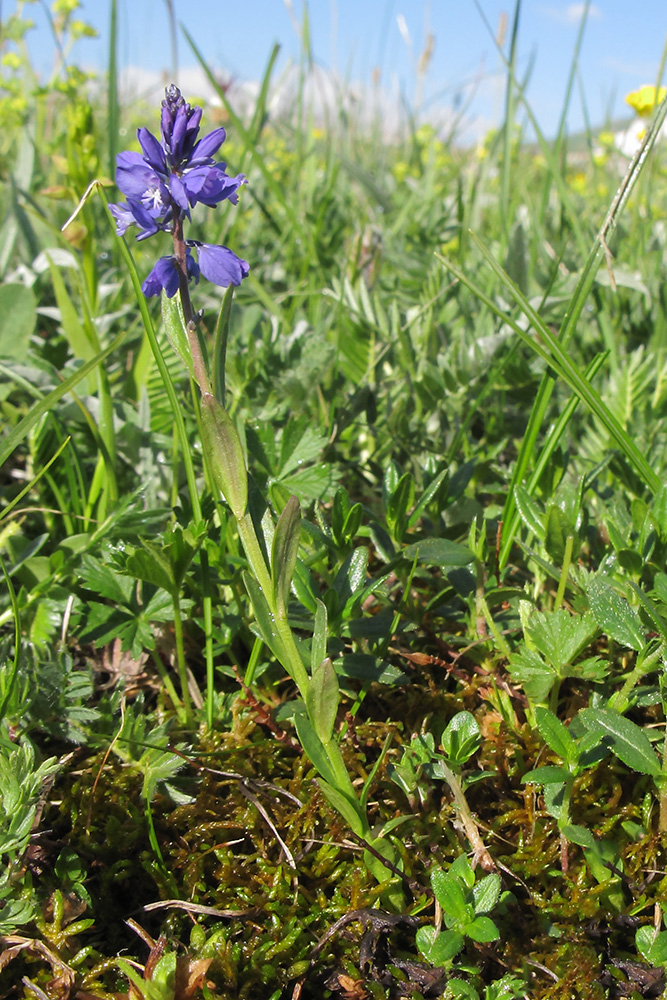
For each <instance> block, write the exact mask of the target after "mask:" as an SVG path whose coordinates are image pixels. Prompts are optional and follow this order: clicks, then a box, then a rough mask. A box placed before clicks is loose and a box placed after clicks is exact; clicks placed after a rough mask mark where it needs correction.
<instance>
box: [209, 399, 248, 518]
mask: <svg viewBox="0 0 667 1000" xmlns="http://www.w3.org/2000/svg"><path fill="white" fill-rule="evenodd" d="M201 419H202V437H203V445H204V451H205V454H206V457H207V459H208V462H209V465H210V468H211V474H212V475H213V479H214V481H215V484H216V486H217V487H218V489H219V490H220V492H221V493H222V495H223V496H224V498H225V500H226V501H227V503H228V504H229V506H230V508H231V511H232V513H233V514H234V517H235V518H236V519H237V520H238V521H240V520H241V518H242V517H243V515H244V514H245V512H246V507H247V506H248V473H247V471H246V465H245V458H244V455H243V448H242V447H241V440H240V438H239V435H238V432H237V430H236V427H235V426H234V422H233V420H232V418H231V417H230V416H229V414H228V413H227V410H225V409H224V407H222V406H221V405H220V403H219V402H218V400H217V399H216V398H215V396H212V395H211V393H210V392H205V393H203V394H202V402H201Z"/></svg>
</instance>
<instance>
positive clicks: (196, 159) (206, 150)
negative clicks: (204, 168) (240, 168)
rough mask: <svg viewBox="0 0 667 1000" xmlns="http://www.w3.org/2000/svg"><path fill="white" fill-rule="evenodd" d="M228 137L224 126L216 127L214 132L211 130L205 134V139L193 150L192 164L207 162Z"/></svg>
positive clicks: (194, 165)
mask: <svg viewBox="0 0 667 1000" xmlns="http://www.w3.org/2000/svg"><path fill="white" fill-rule="evenodd" d="M226 137H227V133H226V132H225V130H224V128H216V129H214V130H213V132H209V133H208V135H205V136H204V138H203V139H200V140H199V142H198V143H197V145H196V146H195V148H194V149H193V150H192V155H191V156H190V161H189V162H190V165H191V166H193V167H196V166H199V164H201V163H206V162H208V161H209V160H210V158H211V157H212V156H213V155H214V154H215V153H217V152H218V150H219V149H220V147H221V146H222V144H223V142H224V141H225V139H226Z"/></svg>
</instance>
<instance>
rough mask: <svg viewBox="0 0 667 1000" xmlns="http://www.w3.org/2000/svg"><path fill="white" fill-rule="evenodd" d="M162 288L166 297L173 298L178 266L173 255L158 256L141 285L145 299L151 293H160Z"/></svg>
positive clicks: (175, 289)
mask: <svg viewBox="0 0 667 1000" xmlns="http://www.w3.org/2000/svg"><path fill="white" fill-rule="evenodd" d="M162 289H164V290H165V292H166V293H167V298H168V299H173V297H174V295H175V294H176V292H177V291H178V268H177V267H176V258H175V257H160V259H159V260H158V261H157V263H156V264H155V266H154V267H153V270H152V271H151V272H150V274H149V275H148V277H147V278H146V280H145V281H144V283H143V285H142V286H141V290H142V292H143V293H144V295H145V296H146V298H147V299H150V298H151V296H152V295H160V294H161V292H162Z"/></svg>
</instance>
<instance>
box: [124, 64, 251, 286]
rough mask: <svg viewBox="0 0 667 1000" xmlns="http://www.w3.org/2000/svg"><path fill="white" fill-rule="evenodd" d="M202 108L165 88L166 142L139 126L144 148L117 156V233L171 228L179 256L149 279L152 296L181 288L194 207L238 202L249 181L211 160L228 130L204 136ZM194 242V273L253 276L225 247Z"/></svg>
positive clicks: (224, 280)
mask: <svg viewBox="0 0 667 1000" xmlns="http://www.w3.org/2000/svg"><path fill="white" fill-rule="evenodd" d="M201 117H202V109H201V108H197V107H195V108H193V107H190V105H189V104H188V103H187V102H186V101H185V100H184V99H183V97H182V95H181V92H180V90H179V89H178V87H175V86H174V85H173V84H172V85H171V86H170V87H167V89H166V91H165V99H164V100H163V102H162V113H161V118H160V134H161V141H160V140H158V139H156V138H155V136H154V135H153V133H152V132H150V131H149V130H148V129H147V128H144V127H142V128H140V129H138V131H137V138H138V140H139V145H140V147H141V152H140V153H135V152H125V153H120V154H119V155H118V157H117V167H116V184H117V185H118V188H119V189H120V191H121V192H122V193H123V194H124V195H125V198H126V201H124V202H120V203H119V204H116V205H110V206H109V209H110V211H111V214H112V215H113V217H114V219H115V220H116V232H117V234H118V235H119V236H124V235H125V233H126V232H127V230H128V228H129V227H130V226H136V227H137V229H138V230H139V232H138V234H137V236H136V238H137V240H145V239H148V238H149V237H150V236H154V235H155V234H156V233H158V232H160V231H168V232H171V233H172V235H173V238H174V246H175V250H174V253H175V255H176V256H167V257H161V258H160V259H159V260H158V262H157V263H156V264H155V266H154V267H153V269H152V271H151V272H150V274H149V275H148V277H147V278H146V280H145V281H144V283H143V285H142V288H143V291H144V294H145V295H147V296H151V295H159V294H160V293H161V292H162V291H163V290H164V291H165V292H166V294H167V295H168V296H169V298H171V297H172V296H173V295H175V294H176V292H177V291H178V288H179V282H180V279H179V272H178V264H177V259H182V253H183V223H184V221H185V220H186V219H189V218H190V212H191V210H192V209H193V208H194V206H195V205H197V204H201V205H206V206H207V207H209V208H215V206H216V205H219V204H220V202H222V201H231V202H232V204H234V205H236V204H237V202H238V189H239V188H240V187H241V186H242V185H243V184H245V183H246V179H245V177H244V175H243V174H237V176H236V177H230V176H229V174H227V172H226V164H225V163H216V161H215V160H214V159H213V157H214V155H215V154H216V153H217V152H218V150H219V149H220V147H221V146H222V144H223V142H224V141H225V130H224V128H216V129H214V130H213V131H212V132H209V133H208V135H205V136H204V137H203V138H201V139H200V138H199V124H200V122H201ZM186 243H187V245H188V247H192V246H194V247H196V249H197V254H198V257H199V264H197V263H195V260H194V258H193V257H192V254H191V252H190V250H189V249H188V250H187V269H188V278H189V279H190V278H195V280H196V281H198V280H199V274H200V271H201V273H202V274H203V275H204V277H205V278H208V279H209V281H212V282H214V284H216V285H221V286H222V287H223V288H224V287H227V286H228V285H230V284H233V285H239V284H240V283H241V281H242V279H243V278H245V276H246V275H247V274H248V271H249V268H248V264H247V263H246V261H244V260H242V259H241V258H240V257H237V256H236V254H235V253H233V252H232V251H231V250H229V249H228V248H227V247H222V246H213V245H211V244H209V243H199V242H197V241H193V240H188V241H186Z"/></svg>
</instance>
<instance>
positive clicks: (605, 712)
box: [578, 708, 662, 778]
mask: <svg viewBox="0 0 667 1000" xmlns="http://www.w3.org/2000/svg"><path fill="white" fill-rule="evenodd" d="M578 718H580V719H581V721H582V722H583V723H584V725H585V726H586V728H587V729H590V730H592V731H593V732H600V733H604V735H605V736H608V737H609V739H610V745H611V750H612V753H614V754H616V756H617V757H618V758H619V760H622V761H623V763H624V764H627V766H628V767H630V768H632V770H633V771H639V773H640V774H650V775H651V777H653V778H656V777H658V776H660V775H661V773H662V772H661V768H660V761H659V760H658V758H657V756H656V754H655V751H654V750H653V747H652V746H651V744H650V742H649V738H648V736H647V735H646V733H645V732H644V731H643V730H642V729H640V728H639V726H637V725H635V723H634V722H632V721H631V720H630V719H626V718H625V716H623V715H619V713H618V712H614V711H613V710H612V709H609V708H605V709H602V708H585V709H584V710H583V711H581V712H580V713H579V716H578Z"/></svg>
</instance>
